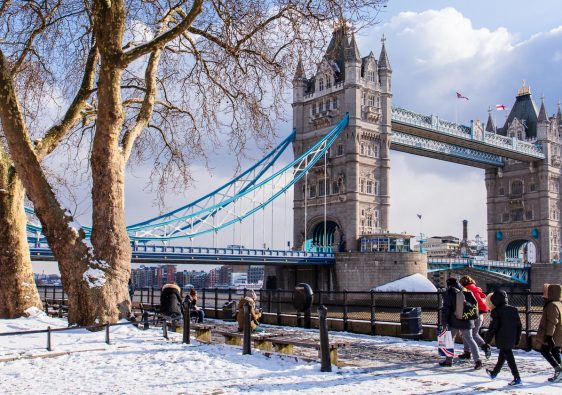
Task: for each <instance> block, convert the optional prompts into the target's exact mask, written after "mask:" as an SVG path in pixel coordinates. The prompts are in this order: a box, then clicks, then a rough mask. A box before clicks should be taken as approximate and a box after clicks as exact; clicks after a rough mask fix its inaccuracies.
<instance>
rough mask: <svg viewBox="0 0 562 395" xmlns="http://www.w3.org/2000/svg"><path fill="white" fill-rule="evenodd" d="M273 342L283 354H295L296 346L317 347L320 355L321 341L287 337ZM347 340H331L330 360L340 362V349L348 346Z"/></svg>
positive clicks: (272, 340)
mask: <svg viewBox="0 0 562 395" xmlns="http://www.w3.org/2000/svg"><path fill="white" fill-rule="evenodd" d="M271 344H272V345H273V346H274V347H275V349H276V350H277V351H278V352H280V353H283V354H294V347H302V348H315V349H316V350H318V355H319V356H320V342H314V341H308V340H303V339H291V338H287V337H282V338H277V339H271ZM347 345H348V343H346V342H330V362H331V363H332V364H333V365H337V364H338V349H339V348H341V347H346V346H347Z"/></svg>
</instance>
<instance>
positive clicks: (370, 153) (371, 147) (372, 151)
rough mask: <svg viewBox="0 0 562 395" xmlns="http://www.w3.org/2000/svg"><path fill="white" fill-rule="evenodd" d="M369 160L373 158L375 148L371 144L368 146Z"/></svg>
mask: <svg viewBox="0 0 562 395" xmlns="http://www.w3.org/2000/svg"><path fill="white" fill-rule="evenodd" d="M368 155H369V156H370V157H371V158H374V157H375V146H374V144H373V143H371V144H369V154H368Z"/></svg>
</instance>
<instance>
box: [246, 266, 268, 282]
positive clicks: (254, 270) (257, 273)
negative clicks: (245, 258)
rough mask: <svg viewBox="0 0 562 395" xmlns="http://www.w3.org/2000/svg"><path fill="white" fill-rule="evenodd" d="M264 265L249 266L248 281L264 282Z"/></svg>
mask: <svg viewBox="0 0 562 395" xmlns="http://www.w3.org/2000/svg"><path fill="white" fill-rule="evenodd" d="M264 271H265V269H264V267H263V266H249V267H248V283H249V284H258V283H260V282H261V283H263V276H264Z"/></svg>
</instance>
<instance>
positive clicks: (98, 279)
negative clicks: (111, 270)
mask: <svg viewBox="0 0 562 395" xmlns="http://www.w3.org/2000/svg"><path fill="white" fill-rule="evenodd" d="M82 278H83V279H84V281H86V282H87V283H88V286H89V287H90V288H101V287H103V285H104V284H105V281H106V279H105V273H104V271H103V270H100V269H94V268H92V267H91V268H89V269H88V270H86V271H85V272H84V274H83V275H82Z"/></svg>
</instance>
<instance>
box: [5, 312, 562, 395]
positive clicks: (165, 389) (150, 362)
mask: <svg viewBox="0 0 562 395" xmlns="http://www.w3.org/2000/svg"><path fill="white" fill-rule="evenodd" d="M49 325H50V326H51V327H53V328H54V327H65V326H66V322H65V321H64V320H62V319H57V318H49V317H46V316H44V315H42V314H39V315H37V316H35V317H32V318H21V319H17V320H0V333H3V332H10V331H19V330H32V329H45V328H46V326H49ZM297 330H298V329H297ZM312 332H314V331H312ZM171 335H172V337H171V340H170V341H166V340H164V339H163V338H162V337H161V330H160V329H151V330H148V331H140V330H138V329H136V328H134V327H131V326H120V327H113V328H112V329H111V341H112V344H111V345H106V344H105V343H104V336H105V334H104V332H103V331H102V332H98V333H90V332H86V331H82V330H76V331H70V332H63V333H54V334H53V351H52V352H50V353H49V352H47V351H46V350H45V346H46V335H45V334H35V335H26V336H18V337H12V336H9V337H2V336H0V394H23V393H25V394H100V393H112V394H146V393H150V394H230V393H242V392H265V393H280V394H281V393H282V394H292V393H294V394H296V393H307V394H345V393H350V394H373V393H385V394H394V393H408V394H414V393H415V394H450V393H463V394H466V393H470V392H472V393H480V394H483V393H490V392H493V393H510V394H512V393H517V394H524V393H533V394H543V393H544V394H546V393H552V394H560V393H562V384H554V385H553V384H550V383H547V378H548V377H549V375H550V374H551V369H550V367H549V366H548V365H547V364H546V362H544V361H543V360H542V359H541V357H540V356H539V355H538V354H537V353H525V352H518V353H517V355H516V359H517V361H518V363H519V365H520V367H521V370H522V376H523V381H524V385H523V386H521V387H518V388H517V389H514V388H511V387H508V386H507V383H508V381H509V380H510V379H511V375H510V374H509V371H508V369H507V366H506V367H505V368H504V371H503V372H502V373H501V374H500V376H499V378H498V379H496V380H494V381H492V380H490V379H488V377H487V376H486V373H485V372H484V371H476V372H475V371H473V370H472V369H471V367H472V364H471V363H464V364H460V363H459V364H457V365H455V366H454V367H453V368H439V367H438V366H437V364H436V362H437V360H438V358H437V356H436V349H435V343H433V342H413V341H404V340H401V339H396V338H387V337H371V336H365V335H354V334H348V333H345V334H341V333H330V336H331V337H332V338H337V339H338V340H347V341H349V342H354V343H356V344H358V346H357V350H362V353H361V355H360V356H359V357H358V358H356V359H354V358H351V359H350V358H349V357H350V353H349V352H347V353H342V354H343V357H342V358H341V360H342V361H344V360H345V359H346V358H348V359H347V361H348V366H346V367H343V368H337V367H334V369H333V372H332V373H321V372H320V366H319V363H316V362H306V361H304V360H302V359H298V360H296V359H295V358H293V357H279V356H271V357H267V356H265V355H263V354H261V353H259V352H256V351H254V353H253V354H252V355H242V353H241V349H240V348H237V347H233V346H226V345H220V344H218V345H205V344H199V343H197V342H194V344H191V345H183V344H181V342H180V341H181V339H180V337H179V336H178V335H177V334H171ZM88 350H89V351H88ZM350 350H353V349H350ZM80 351H82V352H80ZM64 352H68V353H66V354H65V353H64ZM61 354H62V355H61ZM39 355H41V356H42V357H37V356H39ZM367 355H371V356H372V357H365V356H367ZM48 356H51V357H49V358H47V357H48ZM495 356H496V354H494V356H493V357H492V358H493V361H492V360H490V361H487V362H486V365H487V367H491V366H492V365H493V363H494V362H495ZM14 358H16V359H14Z"/></svg>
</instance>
